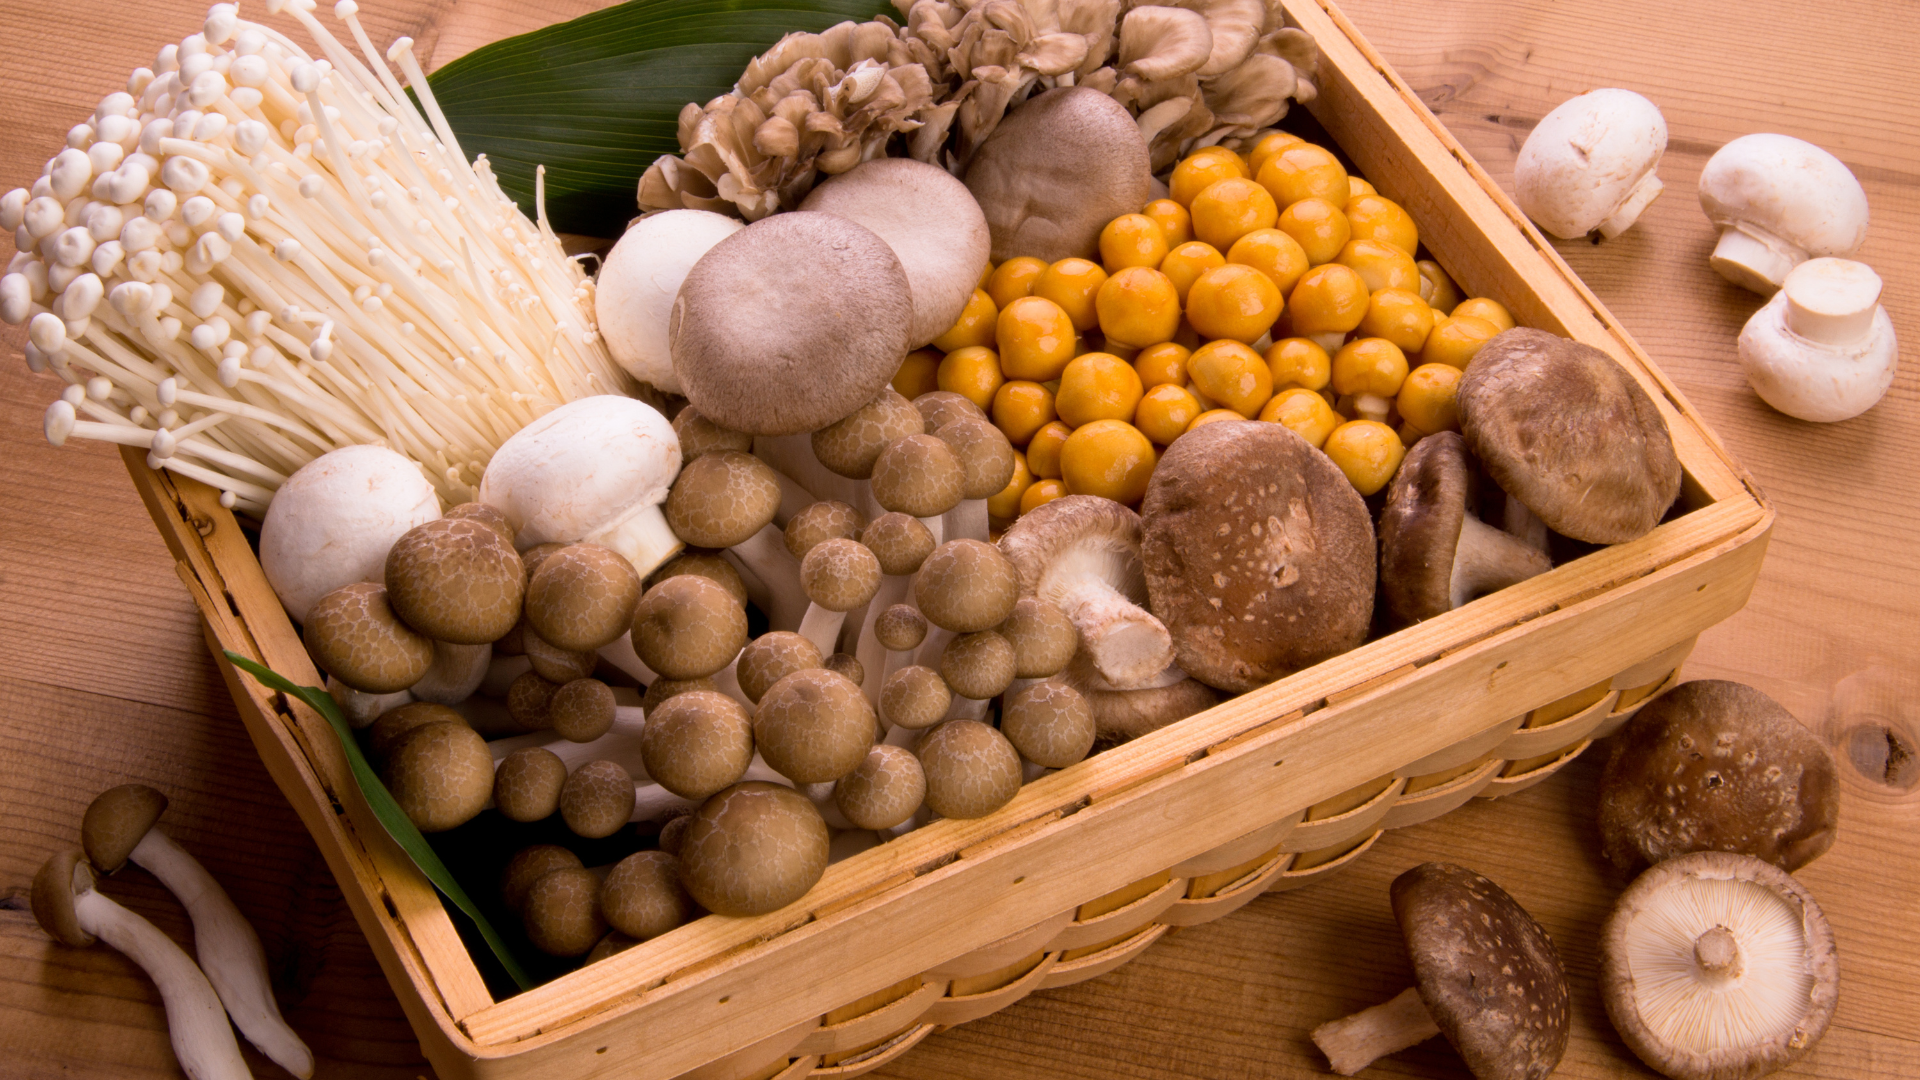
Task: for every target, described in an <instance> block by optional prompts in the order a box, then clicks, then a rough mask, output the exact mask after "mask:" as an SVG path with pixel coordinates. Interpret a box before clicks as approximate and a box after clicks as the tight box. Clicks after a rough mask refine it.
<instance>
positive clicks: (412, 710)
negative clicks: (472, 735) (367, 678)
mask: <svg viewBox="0 0 1920 1080" xmlns="http://www.w3.org/2000/svg"><path fill="white" fill-rule="evenodd" d="M466 722H467V718H466V717H464V716H461V715H460V711H459V710H458V709H455V708H453V707H452V706H450V705H438V704H435V703H433V702H431V701H409V702H407V703H406V704H404V705H395V706H394V707H393V708H391V709H388V710H387V711H386V712H383V713H381V714H380V715H379V716H377V717H375V718H374V721H373V723H371V724H369V725H367V750H368V751H369V752H371V753H372V754H373V757H374V760H376V761H379V760H383V759H385V758H386V756H387V755H388V754H391V753H392V752H393V748H394V747H396V746H398V745H400V740H401V739H404V738H406V737H407V735H408V734H409V733H411V732H412V731H413V729H414V728H417V727H425V726H426V725H428V724H465V723H466Z"/></svg>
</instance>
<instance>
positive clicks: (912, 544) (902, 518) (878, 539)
mask: <svg viewBox="0 0 1920 1080" xmlns="http://www.w3.org/2000/svg"><path fill="white" fill-rule="evenodd" d="M860 542H861V543H863V544H865V545H867V550H869V551H871V552H873V556H874V558H876V559H879V560H880V572H881V573H883V574H887V575H890V576H894V577H899V576H903V575H906V574H911V573H913V572H914V571H916V570H918V569H920V564H921V563H924V562H926V561H927V556H929V555H931V554H933V548H934V543H933V531H932V530H931V529H928V528H927V526H926V523H925V522H923V521H921V520H920V519H919V518H917V517H914V516H913V515H911V514H902V513H899V512H898V511H888V512H887V513H884V514H881V515H880V516H879V517H877V518H874V519H873V520H872V521H870V522H868V523H867V527H866V528H864V529H862V530H860Z"/></svg>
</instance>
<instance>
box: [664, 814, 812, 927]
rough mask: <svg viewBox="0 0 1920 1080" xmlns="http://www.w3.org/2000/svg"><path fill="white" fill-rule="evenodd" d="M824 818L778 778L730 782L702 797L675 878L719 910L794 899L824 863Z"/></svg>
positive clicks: (767, 907) (759, 909)
mask: <svg viewBox="0 0 1920 1080" xmlns="http://www.w3.org/2000/svg"><path fill="white" fill-rule="evenodd" d="M828 840H829V838H828V834H827V823H826V822H824V821H822V820H820V812H819V811H818V810H815V809H814V808H813V803H811V802H809V801H808V800H807V797H806V796H805V795H802V794H800V793H799V792H797V791H795V790H793V789H792V788H790V787H785V786H782V785H780V784H768V783H762V782H759V781H748V782H746V783H743V784H735V785H734V786H732V787H730V788H728V789H727V790H725V791H722V792H720V793H719V794H718V795H715V796H714V797H713V798H711V799H708V800H707V801H706V802H704V803H702V804H701V806H700V809H699V810H698V811H696V812H695V813H694V815H693V820H692V824H690V825H688V826H687V831H686V835H685V837H684V838H683V839H682V840H681V842H680V865H681V872H682V878H681V880H682V881H683V882H684V883H685V885H686V887H687V892H689V893H691V894H692V895H693V898H694V899H695V900H697V901H699V903H700V906H701V907H704V908H706V909H707V910H708V911H712V912H715V913H717V914H720V915H763V914H765V913H767V912H769V911H777V910H778V909H780V908H783V907H785V906H787V905H788V904H790V903H792V902H794V901H795V900H798V899H800V898H801V897H802V896H805V895H806V892H807V890H808V889H811V888H813V883H814V882H816V881H819V880H820V875H821V874H823V873H825V872H826V869H827V847H828Z"/></svg>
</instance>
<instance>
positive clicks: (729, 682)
mask: <svg viewBox="0 0 1920 1080" xmlns="http://www.w3.org/2000/svg"><path fill="white" fill-rule="evenodd" d="M741 651H742V652H744V651H745V650H744V649H743V650H741ZM712 679H713V685H714V689H716V690H718V691H720V692H721V693H723V694H725V695H727V696H728V697H730V698H732V699H733V700H735V701H737V702H739V703H740V704H742V705H744V706H746V709H747V713H748V715H752V713H753V701H752V699H750V698H748V697H747V692H746V691H745V690H742V689H741V688H740V656H739V654H738V653H736V654H734V657H733V659H731V660H729V661H727V666H726V667H723V668H721V669H720V670H719V671H716V672H714V673H713V675H712Z"/></svg>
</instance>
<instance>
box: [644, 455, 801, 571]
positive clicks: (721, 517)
mask: <svg viewBox="0 0 1920 1080" xmlns="http://www.w3.org/2000/svg"><path fill="white" fill-rule="evenodd" d="M665 509H666V515H667V524H668V525H670V526H672V527H673V534H674V535H675V536H678V537H679V538H680V539H682V540H685V541H686V542H687V543H689V544H692V545H693V546H694V547H703V548H729V547H732V546H734V545H735V544H738V543H741V542H743V541H745V540H746V539H747V538H748V537H750V536H752V535H753V534H754V533H757V532H759V531H760V530H761V529H763V528H765V527H766V526H767V523H768V522H770V521H772V520H773V516H774V515H775V514H777V513H779V512H780V476H779V474H778V473H775V472H774V471H773V466H771V465H769V464H767V463H766V462H764V461H761V460H760V459H759V458H757V457H754V456H753V455H752V454H747V453H742V452H741V451H739V450H714V451H711V452H709V453H705V454H701V455H700V456H699V457H697V458H694V459H693V460H692V461H690V462H688V463H687V466H686V468H684V469H681V470H680V475H679V476H678V477H677V478H675V479H674V481H673V488H672V489H671V490H669V491H668V492H667V502H666V507H665Z"/></svg>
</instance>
